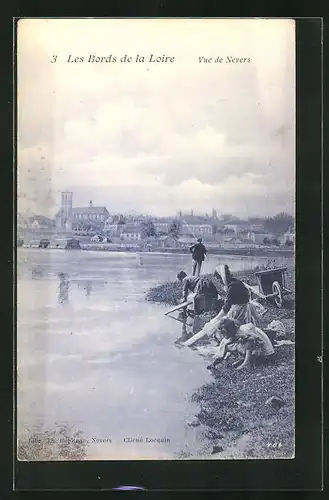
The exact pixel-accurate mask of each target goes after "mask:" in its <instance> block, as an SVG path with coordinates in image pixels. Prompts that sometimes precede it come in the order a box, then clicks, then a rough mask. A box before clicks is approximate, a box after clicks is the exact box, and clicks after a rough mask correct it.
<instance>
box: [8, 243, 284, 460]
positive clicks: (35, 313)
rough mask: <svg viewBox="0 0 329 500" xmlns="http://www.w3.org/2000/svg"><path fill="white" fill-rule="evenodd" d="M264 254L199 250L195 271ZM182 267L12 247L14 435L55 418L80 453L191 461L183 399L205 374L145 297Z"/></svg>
mask: <svg viewBox="0 0 329 500" xmlns="http://www.w3.org/2000/svg"><path fill="white" fill-rule="evenodd" d="M264 260H265V261H266V260H267V259H264V258H262V257H260V258H258V257H240V256H238V257H235V256H232V257H231V256H212V255H209V256H208V258H207V260H206V262H205V264H204V268H203V272H212V271H213V270H214V268H215V266H216V265H218V264H219V263H227V264H228V265H229V267H230V269H231V270H232V271H234V270H240V269H250V268H252V267H254V266H255V265H259V264H261V263H263V262H264ZM276 263H277V264H278V265H280V264H285V263H286V259H276ZM190 268H191V258H190V256H189V255H177V254H155V253H150V254H148V253H142V254H133V253H115V252H96V251H95V252H93V251H79V250H76V251H75V250H72V251H67V250H48V249H46V250H42V249H19V251H18V256H17V316H18V328H17V369H18V381H17V407H18V412H17V421H18V437H20V436H23V435H25V434H26V432H27V431H28V430H30V429H32V428H33V426H35V425H40V426H41V428H42V429H43V430H45V431H47V430H56V428H57V427H58V426H59V425H60V423H62V422H65V423H66V424H65V425H69V426H70V425H74V426H75V428H76V429H78V430H79V431H81V433H83V434H82V435H83V436H84V438H85V439H86V441H88V446H87V449H86V459H94V460H96V459H98V460H101V459H109V460H111V459H113V460H125V459H128V460H133V459H137V460H138V459H173V458H177V457H179V456H181V455H180V454H181V453H182V452H183V453H184V454H187V455H191V456H192V457H193V456H194V455H195V453H196V450H198V449H199V448H200V440H201V435H200V430H199V429H198V428H193V427H191V426H189V425H187V421H188V420H189V419H191V418H192V417H193V415H194V414H195V412H196V411H197V410H198V408H196V407H195V406H193V404H192V403H191V402H190V401H189V396H190V395H191V394H192V393H193V391H195V390H196V389H197V388H198V387H200V386H201V385H202V384H203V383H205V382H209V381H211V374H210V373H209V372H208V371H207V370H206V363H205V360H204V359H203V358H202V357H200V356H198V355H197V354H196V353H195V352H194V351H193V350H190V349H178V348H177V347H175V345H174V342H175V340H176V339H177V338H179V337H180V336H181V335H182V325H181V324H180V323H179V322H176V321H174V320H173V319H171V318H169V317H167V316H164V313H165V312H166V310H168V306H165V305H163V304H152V303H149V302H147V301H145V292H146V291H147V289H148V288H149V287H152V286H155V285H157V284H160V283H162V282H164V281H167V280H173V279H175V276H176V274H177V272H178V271H179V270H180V269H185V270H186V271H187V272H188V271H189V270H190ZM156 440H158V441H156Z"/></svg>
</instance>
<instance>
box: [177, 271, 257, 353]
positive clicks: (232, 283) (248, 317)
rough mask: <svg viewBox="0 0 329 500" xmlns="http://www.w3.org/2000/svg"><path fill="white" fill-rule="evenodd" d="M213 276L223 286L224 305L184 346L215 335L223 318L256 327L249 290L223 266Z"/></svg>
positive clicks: (255, 313)
mask: <svg viewBox="0 0 329 500" xmlns="http://www.w3.org/2000/svg"><path fill="white" fill-rule="evenodd" d="M215 276H216V277H218V278H220V279H221V281H222V284H223V285H224V290H225V293H226V298H225V302H224V305H223V307H222V309H221V311H220V312H219V314H217V316H216V317H215V318H213V319H212V320H211V321H209V322H208V323H206V325H205V326H204V327H203V329H202V330H201V331H200V332H199V333H197V334H196V335H194V336H193V337H191V338H190V339H189V340H188V341H187V342H185V343H184V345H192V344H194V342H196V341H197V340H199V339H201V338H202V337H204V336H206V335H207V336H208V337H211V336H213V335H215V334H216V332H217V327H218V324H219V322H220V320H221V319H222V318H223V317H228V318H230V319H233V320H235V321H236V322H237V324H238V325H240V326H241V325H244V324H248V323H253V324H254V325H256V326H257V324H258V323H259V321H258V314H257V311H256V308H255V306H254V304H253V303H251V302H250V294H249V290H248V289H247V288H246V286H245V285H244V284H243V282H242V281H240V280H238V279H237V278H233V276H232V275H231V272H230V270H229V267H228V266H227V265H226V264H225V265H222V266H219V267H218V268H217V269H216V271H215Z"/></svg>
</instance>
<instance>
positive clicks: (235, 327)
mask: <svg viewBox="0 0 329 500" xmlns="http://www.w3.org/2000/svg"><path fill="white" fill-rule="evenodd" d="M217 335H219V336H220V337H221V338H222V340H221V342H220V344H219V347H218V352H217V353H216V356H215V360H214V362H213V363H212V364H211V365H209V366H208V367H207V368H208V369H213V368H216V366H217V365H218V364H219V363H221V362H222V361H223V360H224V359H227V357H229V356H230V355H231V354H233V353H234V354H235V355H236V356H237V357H238V360H237V361H235V362H234V363H233V365H232V366H234V367H235V368H236V369H237V370H241V369H242V368H245V367H247V366H248V365H249V364H250V363H251V362H253V361H255V360H268V359H271V358H272V357H273V354H274V348H273V345H272V343H271V341H270V339H269V338H268V336H267V335H266V333H264V332H263V331H262V330H261V329H260V328H257V327H256V326H255V325H254V324H253V323H248V324H245V325H242V326H239V324H238V323H237V322H236V321H235V320H232V319H230V318H222V319H221V320H220V321H219V323H218V326H217Z"/></svg>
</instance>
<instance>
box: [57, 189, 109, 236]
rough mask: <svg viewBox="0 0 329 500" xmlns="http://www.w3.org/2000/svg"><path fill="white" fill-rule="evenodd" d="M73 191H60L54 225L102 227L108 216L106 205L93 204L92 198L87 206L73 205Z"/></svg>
mask: <svg viewBox="0 0 329 500" xmlns="http://www.w3.org/2000/svg"><path fill="white" fill-rule="evenodd" d="M72 202H73V193H72V192H70V191H64V192H62V193H61V208H60V209H59V211H58V212H57V214H56V217H55V221H56V227H57V228H60V229H67V230H72V229H74V230H83V229H88V228H89V229H102V227H103V225H104V222H105V221H106V219H108V218H109V215H110V214H109V212H108V211H107V209H106V207H97V206H94V205H93V202H92V200H90V202H89V206H87V207H73V206H72Z"/></svg>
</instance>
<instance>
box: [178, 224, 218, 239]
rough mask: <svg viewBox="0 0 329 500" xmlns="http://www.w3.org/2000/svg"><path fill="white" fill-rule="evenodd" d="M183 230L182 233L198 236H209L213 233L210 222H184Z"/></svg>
mask: <svg viewBox="0 0 329 500" xmlns="http://www.w3.org/2000/svg"><path fill="white" fill-rule="evenodd" d="M184 229H185V231H184V233H183V234H186V232H188V233H190V234H193V236H195V237H200V236H204V237H206V236H211V235H212V234H213V228H212V225H211V224H186V226H185V227H184Z"/></svg>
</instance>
